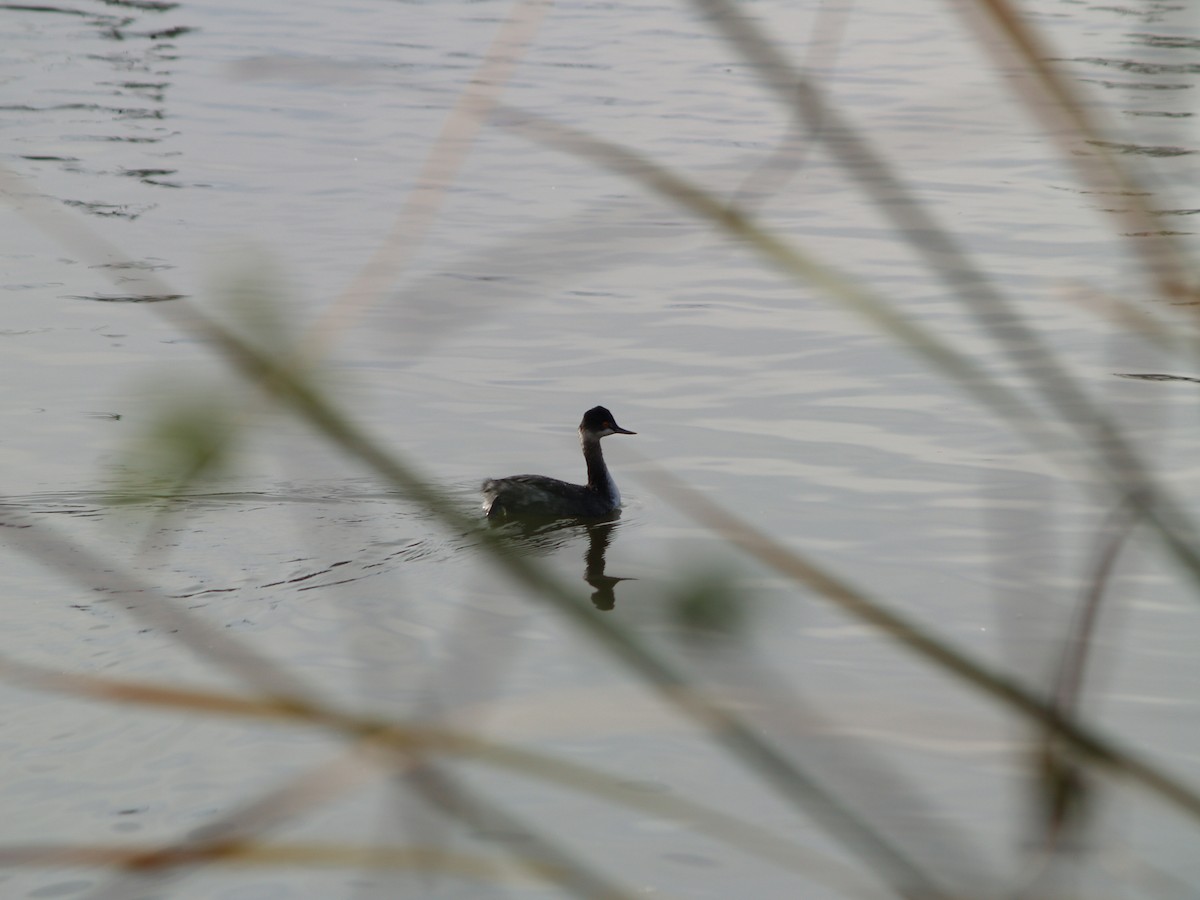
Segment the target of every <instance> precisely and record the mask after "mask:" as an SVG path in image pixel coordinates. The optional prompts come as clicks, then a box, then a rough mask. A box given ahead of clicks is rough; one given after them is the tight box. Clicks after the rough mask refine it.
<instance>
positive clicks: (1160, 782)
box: [641, 461, 1200, 821]
mask: <svg viewBox="0 0 1200 900" xmlns="http://www.w3.org/2000/svg"><path fill="white" fill-rule="evenodd" d="M642 467H643V469H645V470H648V471H649V472H650V474H651V475H653V477H652V478H651V477H647V476H645V475H643V476H642V479H641V480H642V481H643V483H645V484H646V485H647V486H648V487H649V488H650V489H651V490H653V491H654V492H655V493H656V494H658V495H659V496H661V497H663V498H664V499H665V500H667V501H668V502H670V503H671V504H672V505H674V506H676V507H678V508H679V509H681V510H683V511H684V512H686V513H688V514H689V515H690V516H692V518H694V519H695V520H696V521H698V522H700V523H701V524H703V525H704V526H705V527H707V528H709V529H710V530H712V531H713V532H714V533H716V534H719V535H720V536H721V537H723V538H725V540H727V541H729V542H730V543H731V544H733V545H735V546H737V547H740V548H741V549H742V550H743V551H744V552H745V553H746V554H748V555H749V556H751V557H753V558H754V559H757V560H759V561H760V562H762V563H764V564H765V565H767V566H770V567H771V568H772V569H774V570H775V571H777V572H779V573H781V574H783V575H786V576H787V577H788V578H790V579H792V580H794V581H796V582H797V583H799V584H802V585H805V586H806V587H809V588H811V589H812V590H814V591H816V592H817V593H819V594H822V595H823V596H825V597H827V598H828V599H830V600H832V601H833V602H834V603H835V604H837V606H838V607H840V608H841V609H842V610H843V611H844V612H846V613H849V614H850V615H851V616H853V617H854V618H856V619H858V620H859V621H862V622H865V623H867V624H868V625H870V626H871V627H873V628H875V629H877V630H878V631H880V632H882V633H883V634H886V635H887V636H889V637H890V638H892V639H893V640H895V641H897V642H898V643H900V644H902V645H903V646H905V647H907V648H909V649H910V650H912V651H914V652H915V653H916V654H917V655H919V656H921V657H923V658H924V659H926V660H927V661H929V662H931V663H933V664H934V665H936V666H937V667H938V668H940V669H942V670H943V671H945V672H947V673H949V674H951V675H953V676H954V677H955V678H956V679H958V680H960V681H962V682H964V683H966V684H969V685H971V686H972V687H974V688H976V689H978V690H980V691H982V692H983V693H985V694H987V695H989V696H990V697H992V699H994V700H996V701H998V702H999V703H1000V704H1001V705H1003V706H1004V707H1006V708H1008V709H1009V710H1011V711H1013V712H1016V713H1018V714H1019V715H1021V716H1023V717H1025V718H1027V719H1029V720H1031V721H1033V722H1035V723H1038V724H1040V725H1041V726H1042V727H1044V728H1045V729H1046V730H1047V732H1049V733H1051V734H1053V735H1054V736H1055V737H1056V738H1058V739H1060V740H1062V741H1063V742H1064V744H1066V745H1068V746H1070V747H1071V749H1072V750H1073V751H1075V752H1077V753H1079V754H1081V755H1083V756H1084V757H1086V758H1088V759H1090V760H1091V762H1093V763H1094V764H1097V765H1100V766H1104V767H1106V768H1108V769H1109V770H1110V771H1111V772H1112V773H1113V774H1115V775H1121V776H1124V777H1127V778H1129V779H1131V780H1133V781H1135V782H1137V783H1138V784H1140V785H1141V786H1142V787H1144V788H1147V789H1149V790H1150V791H1151V792H1153V793H1155V794H1157V795H1158V796H1159V797H1160V798H1162V799H1163V800H1166V801H1167V802H1168V803H1170V804H1171V805H1172V806H1175V807H1176V808H1177V809H1179V810H1180V811H1182V812H1185V813H1187V814H1188V815H1189V816H1191V817H1192V818H1194V819H1196V820H1197V821H1200V793H1198V792H1197V791H1196V790H1195V789H1193V788H1191V787H1189V786H1187V785H1186V784H1184V783H1183V782H1180V781H1178V780H1177V779H1175V778H1174V777H1173V776H1171V775H1168V774H1167V773H1165V772H1163V771H1162V770H1160V769H1159V768H1157V767H1156V766H1154V765H1152V764H1150V763H1148V762H1146V761H1145V760H1144V759H1141V758H1140V757H1139V756H1138V755H1137V754H1136V753H1134V751H1132V750H1130V749H1127V748H1122V747H1121V746H1119V745H1118V744H1117V743H1116V742H1115V741H1113V740H1112V739H1110V738H1105V737H1102V736H1101V735H1100V734H1098V733H1097V732H1095V731H1092V730H1091V729H1088V728H1086V727H1084V726H1083V725H1081V724H1080V723H1079V722H1077V721H1075V720H1074V719H1073V718H1070V717H1068V716H1065V715H1063V714H1062V713H1061V712H1060V711H1059V710H1057V709H1056V708H1054V707H1053V706H1050V705H1047V704H1046V703H1043V702H1042V701H1041V700H1040V699H1038V698H1037V697H1036V696H1035V695H1033V694H1031V693H1029V692H1028V691H1027V690H1025V688H1023V687H1021V685H1020V683H1019V682H1017V681H1014V680H1013V679H1011V678H1008V677H1007V676H1005V675H1003V674H1002V673H1000V672H997V671H992V670H990V669H988V668H987V667H986V666H984V665H983V664H982V663H980V662H977V661H975V660H973V659H971V658H969V657H967V656H965V655H963V654H962V653H960V652H959V651H957V650H955V649H954V648H952V647H951V646H950V645H949V644H946V643H945V642H943V641H941V640H939V639H938V638H936V637H934V636H933V634H932V633H930V632H929V631H928V630H926V629H923V628H921V627H920V626H918V625H917V624H915V623H914V622H911V621H909V620H908V619H907V618H906V617H905V616H903V615H901V614H900V613H898V612H895V611H892V610H889V609H887V608H885V607H884V606H882V605H881V604H879V603H877V602H876V601H874V600H872V599H870V598H869V597H867V595H866V594H864V593H863V592H861V591H859V590H858V589H856V588H854V587H853V586H851V585H850V584H848V583H847V582H845V581H843V580H842V579H840V578H838V577H837V576H836V575H833V574H831V573H829V572H827V571H825V570H824V569H822V568H821V567H820V566H818V565H817V564H816V563H814V562H812V561H811V560H809V559H806V558H804V557H802V556H800V554H798V553H796V552H795V551H793V550H791V549H790V548H788V547H785V546H783V545H782V544H780V543H779V542H778V541H776V540H775V539H773V538H772V537H770V536H769V535H767V534H766V533H764V532H763V531H761V530H760V529H757V528H755V527H754V526H752V525H751V524H749V523H748V522H746V521H745V520H744V519H742V518H740V517H738V516H735V515H734V514H733V513H730V512H728V511H726V510H724V509H722V508H721V507H719V506H717V505H716V504H715V503H713V502H712V501H710V500H708V499H707V498H706V497H704V496H703V495H702V494H700V493H699V492H697V491H695V490H693V489H692V488H691V487H689V486H688V485H687V484H685V483H684V482H682V481H680V480H679V479H677V478H676V477H675V476H673V475H671V474H670V473H669V472H667V471H666V470H665V469H662V468H659V467H657V466H653V467H652V466H651V465H650V464H649V463H648V462H646V461H643V463H642Z"/></svg>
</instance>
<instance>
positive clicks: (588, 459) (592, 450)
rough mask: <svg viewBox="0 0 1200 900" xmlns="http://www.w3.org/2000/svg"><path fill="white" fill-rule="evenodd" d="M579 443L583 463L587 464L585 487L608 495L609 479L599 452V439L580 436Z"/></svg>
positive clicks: (606, 467) (606, 468) (602, 457)
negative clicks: (581, 449) (581, 447)
mask: <svg viewBox="0 0 1200 900" xmlns="http://www.w3.org/2000/svg"><path fill="white" fill-rule="evenodd" d="M579 442H580V443H581V444H582V445H583V461H584V462H585V463H587V486H588V487H589V488H591V489H592V490H595V491H600V492H601V493H602V494H607V493H609V485H610V484H611V479H610V478H609V477H608V466H606V465H605V464H604V454H603V453H602V452H601V450H600V439H599V438H594V437H583V436H581V437H580V441H579Z"/></svg>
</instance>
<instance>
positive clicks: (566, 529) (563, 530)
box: [493, 515, 635, 612]
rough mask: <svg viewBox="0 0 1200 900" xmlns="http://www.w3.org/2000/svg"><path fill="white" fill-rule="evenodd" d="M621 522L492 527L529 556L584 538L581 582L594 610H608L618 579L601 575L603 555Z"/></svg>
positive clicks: (575, 521)
mask: <svg viewBox="0 0 1200 900" xmlns="http://www.w3.org/2000/svg"><path fill="white" fill-rule="evenodd" d="M620 525H621V523H620V522H619V521H618V519H617V516H616V515H613V516H611V517H609V518H606V519H603V520H600V521H589V522H581V521H579V520H572V521H557V522H550V523H541V524H532V523H528V522H520V521H515V522H511V521H510V522H506V523H503V524H494V525H493V527H495V528H496V529H497V530H500V531H502V532H503V533H504V534H505V536H506V537H507V538H509V539H510V541H511V545H512V547H513V548H514V549H516V550H518V552H521V553H528V554H531V555H533V556H548V555H550V554H551V553H555V552H558V551H559V550H562V549H563V548H565V547H568V546H570V545H571V544H574V543H576V541H577V539H578V537H579V535H580V534H584V535H586V536H587V552H585V553H584V555H583V563H584V566H583V580H584V581H586V582H587V583H588V584H589V585H591V586H592V588H593V591H592V603H593V604H594V605H595V607H596V609H599V610H603V611H606V612H607V611H608V610H611V609H612V608H613V607H614V606H616V603H617V598H616V593H615V588H616V586H617V584H619V583H620V582H622V581H634V580H635V579H633V578H621V577H617V576H614V575H607V574H605V571H604V568H605V554H606V553H607V552H608V545H609V543H610V542H611V541H612V539H613V535H614V534H616V532H617V529H618V528H619V527H620Z"/></svg>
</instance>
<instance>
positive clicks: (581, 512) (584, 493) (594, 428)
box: [483, 406, 637, 519]
mask: <svg viewBox="0 0 1200 900" xmlns="http://www.w3.org/2000/svg"><path fill="white" fill-rule="evenodd" d="M610 434H637V432H636V431H627V430H626V429H624V428H622V427H621V426H619V425H618V424H617V421H616V419H614V418H613V414H612V413H610V412H609V411H608V410H607V409H605V408H604V407H603V406H594V407H592V408H591V409H589V410H588V411H587V412H585V413H584V414H583V421H582V422H580V423H579V443H580V444H581V445H582V447H583V459H584V462H586V463H587V484H571V483H570V482H567V481H559V480H558V479H557V478H547V477H546V476H545V475H510V476H509V477H508V478H490V479H488V480H487V481H485V482H484V483H483V511H484V513H485V514H486V515H487V517H488V518H489V519H509V518H526V519H528V518H543V519H558V518H579V519H598V518H601V517H603V516H607V515H610V514H611V513H613V512H615V511H616V510H617V509H619V508H620V506H621V492H620V491H618V490H617V485H616V482H614V481H613V478H612V475H611V474H610V473H609V471H608V466H606V465H605V464H604V454H603V453H602V452H601V451H600V439H601V438H602V437H607V436H608V435H610Z"/></svg>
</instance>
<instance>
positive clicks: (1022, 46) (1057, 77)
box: [948, 0, 1200, 304]
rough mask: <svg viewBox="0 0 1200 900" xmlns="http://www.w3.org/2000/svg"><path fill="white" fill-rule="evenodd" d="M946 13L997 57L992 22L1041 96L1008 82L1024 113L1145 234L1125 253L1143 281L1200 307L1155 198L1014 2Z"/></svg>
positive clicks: (999, 0) (995, 0)
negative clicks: (1135, 258)
mask: <svg viewBox="0 0 1200 900" xmlns="http://www.w3.org/2000/svg"><path fill="white" fill-rule="evenodd" d="M948 5H949V6H950V8H951V9H953V10H954V11H956V12H958V13H959V14H960V15H961V16H962V17H963V19H964V20H965V21H967V22H968V23H970V24H971V25H973V26H974V28H975V37H976V40H977V43H978V45H979V46H980V47H981V48H983V49H984V50H985V51H987V52H990V53H992V54H993V56H999V55H1000V54H1002V53H1003V52H1004V51H1003V49H1002V46H1001V44H1000V43H999V42H997V41H994V40H992V39H991V37H992V36H991V34H989V33H988V32H987V31H985V30H984V29H983V28H982V27H981V25H982V22H981V18H983V17H986V18H988V19H989V20H990V22H991V23H992V25H993V26H994V27H995V28H996V29H997V30H998V31H999V32H1000V34H1001V35H1003V36H1004V37H1005V38H1007V41H1008V47H1007V49H1008V50H1009V52H1010V53H1013V54H1015V55H1016V56H1017V57H1018V59H1019V60H1020V62H1021V63H1023V64H1024V65H1025V66H1026V67H1027V71H1028V72H1031V73H1032V74H1033V78H1034V81H1035V83H1036V85H1037V90H1034V91H1030V90H1028V85H1027V82H1026V81H1025V80H1024V79H1020V78H1017V79H1004V80H1005V81H1006V82H1008V83H1009V84H1011V85H1012V87H1013V90H1014V91H1017V92H1018V94H1021V95H1023V96H1024V97H1025V99H1026V101H1027V102H1026V103H1025V108H1026V109H1027V110H1029V111H1030V112H1032V113H1033V114H1034V115H1036V116H1037V117H1038V119H1039V120H1040V121H1041V124H1042V128H1043V129H1044V130H1045V132H1046V134H1048V135H1050V136H1051V137H1053V138H1055V139H1057V140H1059V142H1060V143H1061V144H1062V145H1063V146H1062V158H1063V160H1064V161H1066V162H1069V163H1070V164H1072V165H1074V166H1075V168H1076V171H1077V172H1078V173H1079V177H1080V180H1081V181H1083V182H1084V183H1085V184H1089V185H1091V186H1092V187H1093V189H1095V190H1097V191H1100V192H1104V193H1115V194H1117V195H1119V196H1120V198H1121V201H1122V203H1123V204H1124V207H1123V208H1122V209H1119V210H1117V211H1116V214H1117V215H1118V216H1119V217H1120V218H1123V219H1124V220H1125V221H1126V227H1127V228H1129V229H1130V230H1131V231H1133V232H1135V233H1139V234H1140V237H1138V238H1137V239H1136V240H1132V241H1129V242H1127V245H1128V246H1130V247H1131V248H1132V249H1133V250H1134V251H1136V252H1137V253H1138V254H1140V255H1141V257H1142V266H1143V271H1144V272H1145V275H1146V278H1147V279H1149V280H1150V281H1152V282H1153V283H1154V284H1155V285H1156V286H1157V288H1158V292H1159V293H1160V294H1161V295H1162V296H1163V297H1164V298H1166V299H1168V300H1172V301H1177V302H1178V301H1184V302H1188V303H1192V304H1194V303H1196V302H1198V301H1200V295H1198V294H1197V284H1196V276H1195V272H1194V271H1193V269H1192V266H1191V265H1190V263H1189V262H1188V260H1187V257H1186V256H1185V254H1184V253H1183V250H1182V248H1181V247H1180V246H1179V244H1178V242H1177V241H1176V240H1174V238H1173V237H1172V236H1171V235H1168V234H1164V233H1163V228H1162V225H1161V223H1160V222H1159V221H1158V219H1157V218H1156V217H1155V215H1154V212H1153V211H1152V210H1151V209H1150V207H1149V206H1148V205H1147V204H1146V199H1145V198H1146V197H1147V196H1149V194H1150V192H1149V191H1147V190H1146V189H1145V187H1144V186H1143V185H1141V184H1140V183H1139V182H1138V179H1137V178H1136V176H1135V175H1134V174H1133V171H1132V170H1131V168H1130V167H1129V166H1127V165H1124V164H1122V162H1121V160H1120V158H1119V157H1118V156H1117V154H1115V153H1113V152H1112V151H1111V150H1109V149H1108V148H1107V147H1106V146H1105V143H1106V142H1107V141H1108V140H1110V138H1109V137H1108V136H1107V135H1105V134H1103V133H1102V131H1101V128H1100V126H1099V125H1098V124H1097V122H1096V120H1095V118H1094V117H1093V114H1092V112H1091V111H1089V107H1088V104H1086V103H1084V102H1083V98H1082V96H1081V93H1080V92H1079V91H1078V90H1077V89H1076V87H1075V86H1074V84H1073V83H1072V81H1071V80H1069V79H1067V78H1065V77H1063V75H1062V73H1061V72H1060V70H1059V69H1058V67H1057V66H1055V64H1054V63H1055V61H1056V60H1055V54H1054V52H1053V49H1052V48H1051V47H1050V45H1049V42H1048V40H1047V39H1046V37H1045V36H1044V35H1043V34H1042V33H1040V32H1039V31H1038V30H1037V29H1034V28H1031V27H1029V26H1028V25H1027V24H1026V23H1025V21H1024V17H1023V16H1022V14H1021V12H1020V11H1019V9H1018V7H1017V5H1016V4H1015V3H1013V2H1010V0H975V2H974V3H973V4H969V3H968V4H964V3H962V2H961V0H954V2H951V3H949V4H948ZM1064 120H1065V121H1066V122H1068V123H1070V125H1071V128H1072V132H1071V133H1070V134H1067V133H1064V132H1063V130H1062V124H1063V122H1064ZM1075 139H1082V140H1084V141H1086V142H1087V144H1088V145H1089V147H1088V152H1086V153H1080V152H1079V148H1078V146H1077V145H1076V143H1075Z"/></svg>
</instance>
